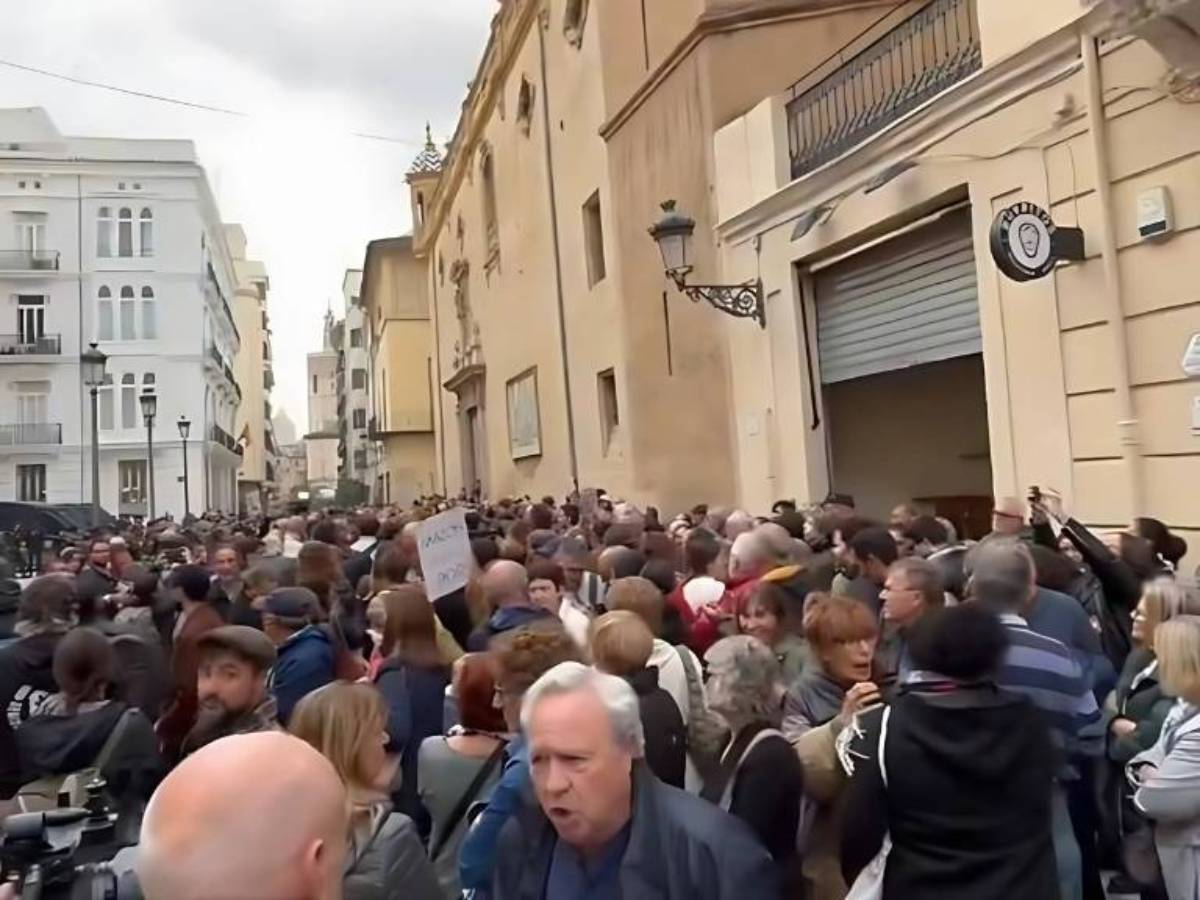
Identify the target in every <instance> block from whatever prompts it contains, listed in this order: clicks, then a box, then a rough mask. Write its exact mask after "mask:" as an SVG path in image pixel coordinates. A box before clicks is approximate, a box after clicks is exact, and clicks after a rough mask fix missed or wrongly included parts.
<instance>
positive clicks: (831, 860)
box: [792, 715, 848, 900]
mask: <svg viewBox="0 0 1200 900" xmlns="http://www.w3.org/2000/svg"><path fill="white" fill-rule="evenodd" d="M843 727H844V720H843V719H842V717H841V716H840V715H839V716H836V717H834V718H833V719H831V720H830V721H828V722H826V723H825V724H824V725H818V726H817V727H816V728H811V729H809V730H808V731H806V732H804V734H802V735H800V736H799V737H797V738H795V739H794V740H793V742H792V746H793V747H795V748H796V753H797V755H798V756H799V757H800V763H801V764H802V765H803V766H804V794H805V798H806V800H807V801H809V802H810V804H815V807H816V809H815V817H814V818H813V820H812V827H811V828H810V830H809V833H808V846H807V848H806V851H805V854H804V877H805V879H806V880H807V881H808V883H809V885H810V886H811V889H810V891H809V897H808V900H844V898H845V896H846V893H847V890H848V888H847V887H846V882H845V880H844V879H843V878H842V860H841V832H842V793H843V791H844V789H845V787H846V773H845V771H844V770H843V769H842V764H841V763H840V762H839V761H838V756H837V747H836V744H837V738H838V735H839V734H841V732H842V728H843Z"/></svg>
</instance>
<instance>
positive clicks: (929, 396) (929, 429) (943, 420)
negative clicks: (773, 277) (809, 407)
mask: <svg viewBox="0 0 1200 900" xmlns="http://www.w3.org/2000/svg"><path fill="white" fill-rule="evenodd" d="M814 279H815V283H816V298H817V303H816V306H817V350H818V353H819V354H820V371H821V381H822V382H823V383H824V385H825V387H824V391H823V400H824V402H823V407H824V410H825V419H826V425H827V432H826V434H827V436H828V452H829V463H830V465H829V468H830V482H831V486H832V487H833V489H835V490H838V491H842V492H845V493H850V494H853V495H854V496H855V497H856V499H857V501H858V509H859V511H860V512H861V513H863V514H864V515H867V516H870V517H872V518H879V519H882V520H883V521H886V518H885V517H886V516H887V515H888V513H889V511H890V509H891V508H892V506H893V505H895V504H897V503H900V502H905V501H909V500H920V501H923V502H924V506H925V508H926V509H928V510H931V511H934V510H936V511H937V512H938V514H940V515H946V516H947V517H948V518H950V519H951V520H953V521H955V522H956V524H959V525H960V533H962V532H965V533H967V534H976V535H977V534H978V532H979V530H980V529H981V528H984V529H985V527H986V523H987V517H988V513H989V512H990V495H991V491H992V474H991V459H990V452H989V444H988V425H987V401H986V397H985V390H984V378H983V357H982V355H981V352H982V341H981V336H980V328H979V302H978V297H977V294H978V291H977V289H976V278H975V255H974V252H973V249H972V241H971V219H970V210H969V209H956V210H952V211H948V212H946V213H945V214H943V215H942V216H940V217H939V218H937V219H935V220H934V221H932V222H930V223H929V224H926V225H922V226H920V227H918V228H914V229H913V230H911V231H908V232H906V233H903V234H900V235H898V236H896V237H894V238H891V239H889V240H886V241H883V242H882V243H880V244H878V245H876V246H874V247H871V248H869V249H867V250H863V251H861V252H859V253H855V254H853V255H851V256H848V257H846V258H843V259H841V260H839V261H837V262H835V263H833V264H832V265H828V266H827V267H826V268H824V269H821V270H819V271H817V272H815V273H814Z"/></svg>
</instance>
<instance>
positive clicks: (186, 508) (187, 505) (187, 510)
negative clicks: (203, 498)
mask: <svg viewBox="0 0 1200 900" xmlns="http://www.w3.org/2000/svg"><path fill="white" fill-rule="evenodd" d="M178 425H179V437H180V438H181V439H182V440H183V518H184V521H187V519H188V517H189V516H191V514H192V503H191V498H190V497H189V496H188V464H187V439H188V434H189V433H190V432H191V430H192V423H191V422H189V421H188V418H187V416H180V417H179V422H178Z"/></svg>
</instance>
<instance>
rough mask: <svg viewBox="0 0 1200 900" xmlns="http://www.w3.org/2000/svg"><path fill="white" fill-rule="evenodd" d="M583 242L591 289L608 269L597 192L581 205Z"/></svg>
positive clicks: (598, 193)
mask: <svg viewBox="0 0 1200 900" xmlns="http://www.w3.org/2000/svg"><path fill="white" fill-rule="evenodd" d="M583 242H584V251H585V252H586V254H587V270H588V286H589V287H591V286H592V285H594V284H597V283H598V282H601V281H603V280H604V279H605V277H606V276H607V275H608V267H607V266H606V265H605V263H604V224H603V222H602V221H601V218H600V192H599V191H597V192H596V193H594V194H592V196H590V197H588V201H587V203H585V204H583Z"/></svg>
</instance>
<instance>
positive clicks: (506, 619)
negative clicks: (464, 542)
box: [466, 559, 558, 653]
mask: <svg viewBox="0 0 1200 900" xmlns="http://www.w3.org/2000/svg"><path fill="white" fill-rule="evenodd" d="M482 584H483V595H484V597H485V598H486V599H487V603H488V608H489V609H494V610H495V612H494V613H492V617H491V618H490V619H488V620H487V621H486V622H484V623H483V624H482V625H480V626H479V627H478V628H476V629H475V630H474V631H473V632H471V636H470V637H469V638H468V639H467V646H466V650H467V652H469V653H483V652H485V651H486V650H487V649H488V644H490V643H491V641H492V638H494V637H495V636H496V635H498V634H504V632H506V631H512V630H513V629H516V628H521V627H522V626H525V625H532V624H533V623H535V622H538V621H544V622H557V621H558V617H557V616H555V615H554V613H552V612H549V611H547V610H545V609H543V608H542V607H540V606H535V605H534V603H533V601H532V600H530V599H529V573H528V572H526V571H525V567H524V566H523V565H521V564H520V563H518V562H513V561H512V560H510V559H498V560H496V561H495V562H494V563H492V564H491V565H490V566H488V570H487V571H486V572H484V573H483V578H482Z"/></svg>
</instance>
